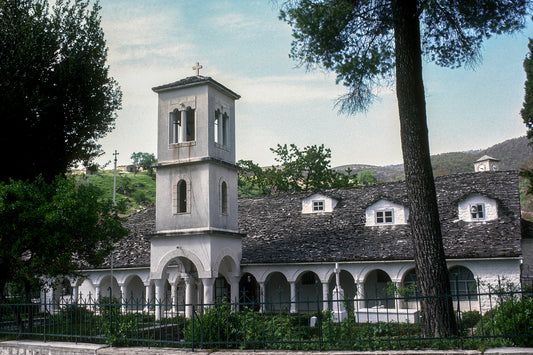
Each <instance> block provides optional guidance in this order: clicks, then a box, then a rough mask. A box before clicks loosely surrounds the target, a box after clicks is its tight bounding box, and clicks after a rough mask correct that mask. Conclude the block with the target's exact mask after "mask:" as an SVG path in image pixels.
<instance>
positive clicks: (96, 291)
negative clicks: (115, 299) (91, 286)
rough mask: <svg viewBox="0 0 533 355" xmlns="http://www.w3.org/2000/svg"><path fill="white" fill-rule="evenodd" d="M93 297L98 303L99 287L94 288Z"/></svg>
mask: <svg viewBox="0 0 533 355" xmlns="http://www.w3.org/2000/svg"><path fill="white" fill-rule="evenodd" d="M95 289H96V290H95V295H94V298H95V299H96V300H97V301H98V300H99V299H100V285H97V286H96V287H95Z"/></svg>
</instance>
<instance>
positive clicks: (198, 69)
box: [192, 62, 203, 76]
mask: <svg viewBox="0 0 533 355" xmlns="http://www.w3.org/2000/svg"><path fill="white" fill-rule="evenodd" d="M202 68H203V67H202V66H201V65H200V63H198V62H196V65H195V66H194V67H192V69H193V70H196V76H199V75H200V69H202Z"/></svg>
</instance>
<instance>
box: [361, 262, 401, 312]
mask: <svg viewBox="0 0 533 355" xmlns="http://www.w3.org/2000/svg"><path fill="white" fill-rule="evenodd" d="M389 282H392V279H391V277H390V276H389V274H388V273H387V272H385V271H383V270H381V269H374V270H372V271H370V272H368V273H366V275H365V279H364V292H363V294H364V297H365V299H366V307H367V308H372V307H385V308H394V295H389V294H387V287H388V283H389Z"/></svg>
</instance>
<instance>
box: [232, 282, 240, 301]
mask: <svg viewBox="0 0 533 355" xmlns="http://www.w3.org/2000/svg"><path fill="white" fill-rule="evenodd" d="M230 287H231V295H230V297H231V300H230V302H231V303H239V277H238V276H230Z"/></svg>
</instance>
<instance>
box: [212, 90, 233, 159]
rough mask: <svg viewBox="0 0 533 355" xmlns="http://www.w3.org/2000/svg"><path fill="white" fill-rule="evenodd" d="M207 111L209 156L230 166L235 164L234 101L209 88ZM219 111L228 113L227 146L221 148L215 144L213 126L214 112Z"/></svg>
mask: <svg viewBox="0 0 533 355" xmlns="http://www.w3.org/2000/svg"><path fill="white" fill-rule="evenodd" d="M208 94H209V110H208V127H209V129H208V132H207V133H208V139H209V142H210V143H209V150H208V151H209V155H210V156H212V157H215V158H218V159H220V160H223V161H227V162H229V163H231V164H235V150H236V147H235V100H233V98H231V97H229V96H226V95H224V94H223V93H221V92H220V91H218V90H217V89H215V88H213V87H211V86H209V88H208ZM217 109H220V110H221V111H223V112H226V113H228V116H229V128H228V145H227V146H221V145H219V144H215V137H214V125H215V111H216V110H217Z"/></svg>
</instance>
